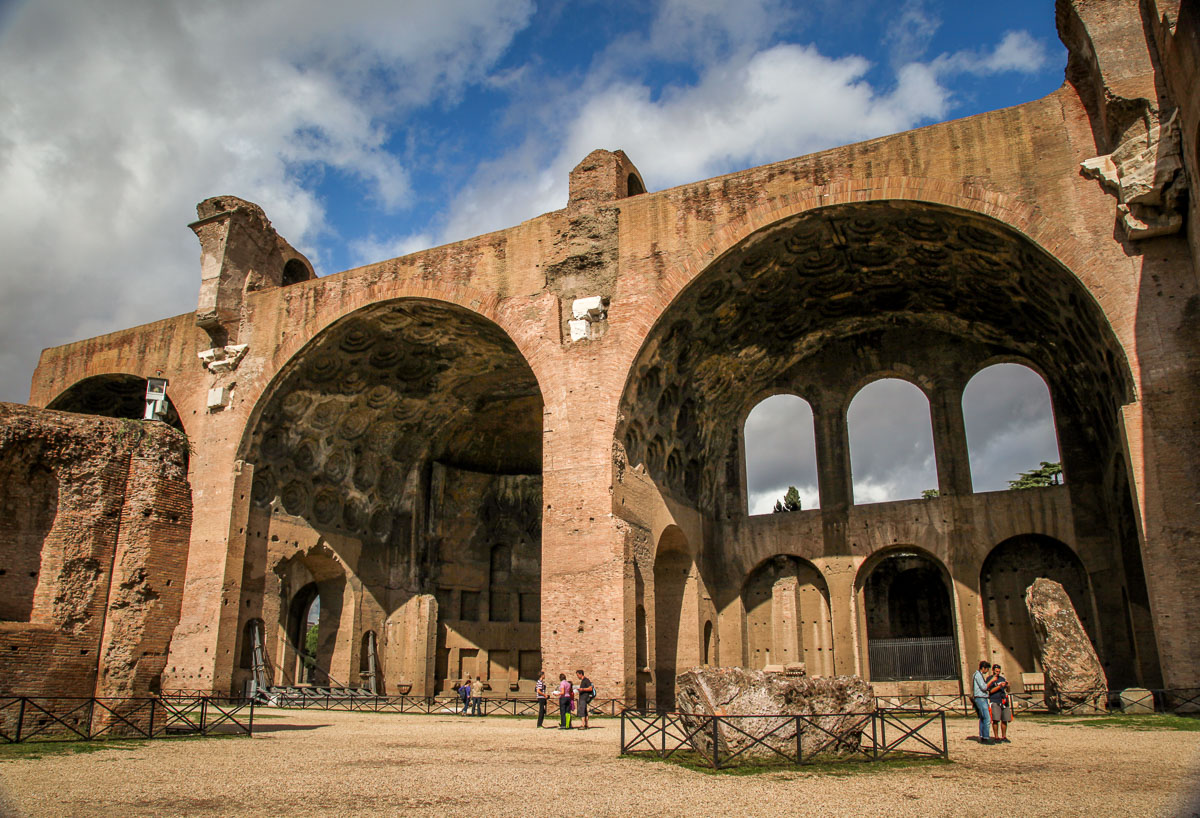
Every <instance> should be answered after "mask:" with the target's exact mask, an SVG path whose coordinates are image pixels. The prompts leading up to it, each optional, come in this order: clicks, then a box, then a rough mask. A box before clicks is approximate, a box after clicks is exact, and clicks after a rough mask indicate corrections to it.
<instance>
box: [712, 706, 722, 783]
mask: <svg viewBox="0 0 1200 818" xmlns="http://www.w3.org/2000/svg"><path fill="white" fill-rule="evenodd" d="M713 769H714V770H719V769H721V717H720V716H713Z"/></svg>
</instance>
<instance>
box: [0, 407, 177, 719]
mask: <svg viewBox="0 0 1200 818" xmlns="http://www.w3.org/2000/svg"><path fill="white" fill-rule="evenodd" d="M186 457H187V441H186V440H185V439H184V438H183V437H182V435H180V434H179V433H178V432H176V431H174V430H172V429H170V428H168V427H166V426H165V425H164V424H162V423H158V422H140V421H130V420H110V419H106V418H94V417H83V416H80V415H76V414H67V413H62V412H53V411H45V410H34V409H30V408H28V407H23V406H14V405H11V404H3V405H0V470H3V473H4V475H5V479H4V483H3V492H4V503H5V505H6V506H7V507H8V508H10V509H15V510H16V511H17V512H18V513H17V514H15V515H13V516H9V517H7V519H6V525H7V526H8V528H7V529H6V530H5V532H4V534H5V538H4V549H3V551H2V552H0V570H3V574H0V581H2V582H4V583H5V584H4V586H3V590H2V591H0V593H3V594H4V596H5V598H6V600H7V602H8V608H7V610H6V615H5V616H4V617H3V619H4V620H7V621H0V692H3V693H6V694H13V693H18V694H26V695H53V696H92V695H95V696H138V695H147V694H148V693H149V692H151V691H152V690H154V689H156V688H157V685H158V681H159V677H160V676H161V674H162V669H163V665H164V663H165V661H166V655H167V647H168V645H169V643H170V640H171V636H172V634H173V633H174V629H175V625H176V623H177V622H178V621H179V609H180V603H181V600H182V597H183V567H184V565H185V564H186V560H187V547H188V535H189V531H190V528H191V521H192V520H191V492H190V490H189V488H188V484H187V479H186ZM14 601H15V602H16V603H19V604H16V605H14Z"/></svg>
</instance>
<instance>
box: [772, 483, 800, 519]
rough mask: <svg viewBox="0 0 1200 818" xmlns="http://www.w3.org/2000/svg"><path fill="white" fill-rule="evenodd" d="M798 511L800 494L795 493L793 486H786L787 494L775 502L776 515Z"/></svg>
mask: <svg viewBox="0 0 1200 818" xmlns="http://www.w3.org/2000/svg"><path fill="white" fill-rule="evenodd" d="M800 509H801V505H800V492H798V491H796V487H795V486H788V490H787V494H785V495H783V499H782V500H776V501H775V513H776V514H779V513H780V512H783V511H799V510H800Z"/></svg>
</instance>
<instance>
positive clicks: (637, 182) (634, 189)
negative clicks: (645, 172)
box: [625, 173, 646, 196]
mask: <svg viewBox="0 0 1200 818" xmlns="http://www.w3.org/2000/svg"><path fill="white" fill-rule="evenodd" d="M645 192H646V186H645V185H643V184H642V180H641V179H639V178H638V176H637V174H636V173H631V174H629V177H628V178H627V179H626V180H625V195H626V196H639V195H641V194H643V193H645Z"/></svg>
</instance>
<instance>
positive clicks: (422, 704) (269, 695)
mask: <svg viewBox="0 0 1200 818" xmlns="http://www.w3.org/2000/svg"><path fill="white" fill-rule="evenodd" d="M196 697H197V696H196V694H193V693H179V692H177V693H164V694H163V698H164V699H170V700H172V701H179V702H184V701H190V700H192V699H194V698H196ZM259 704H269V705H271V706H273V707H285V708H299V709H304V710H346V711H356V710H362V711H371V712H377V713H422V714H426V715H436V714H440V715H456V714H457V715H461V714H462V712H463V701H462V699H461V698H459V697H457V696H372V695H369V694H363V693H352V692H349V691H340V692H339V691H319V692H314V691H308V690H303V689H299V690H297V689H295V688H292V689H289V690H287V691H277V692H266V693H262V694H260V698H259ZM479 705H480V712H481V713H482V714H483V715H485V716H491V715H505V716H537V714H538V702H537V699H535V698H492V697H487V696H484V697H483V698H482V700H481V701H480V703H479ZM624 707H625V702H624V701H623V700H621V699H612V698H597V699H593V700H592V701H591V702H589V703H588V715H589V716H617V715H619V714H620V712H621V710H623V709H624ZM546 713H547V718H550V717H555V718H557V714H558V699H557V698H550V699H548V700H547V705H546Z"/></svg>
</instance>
